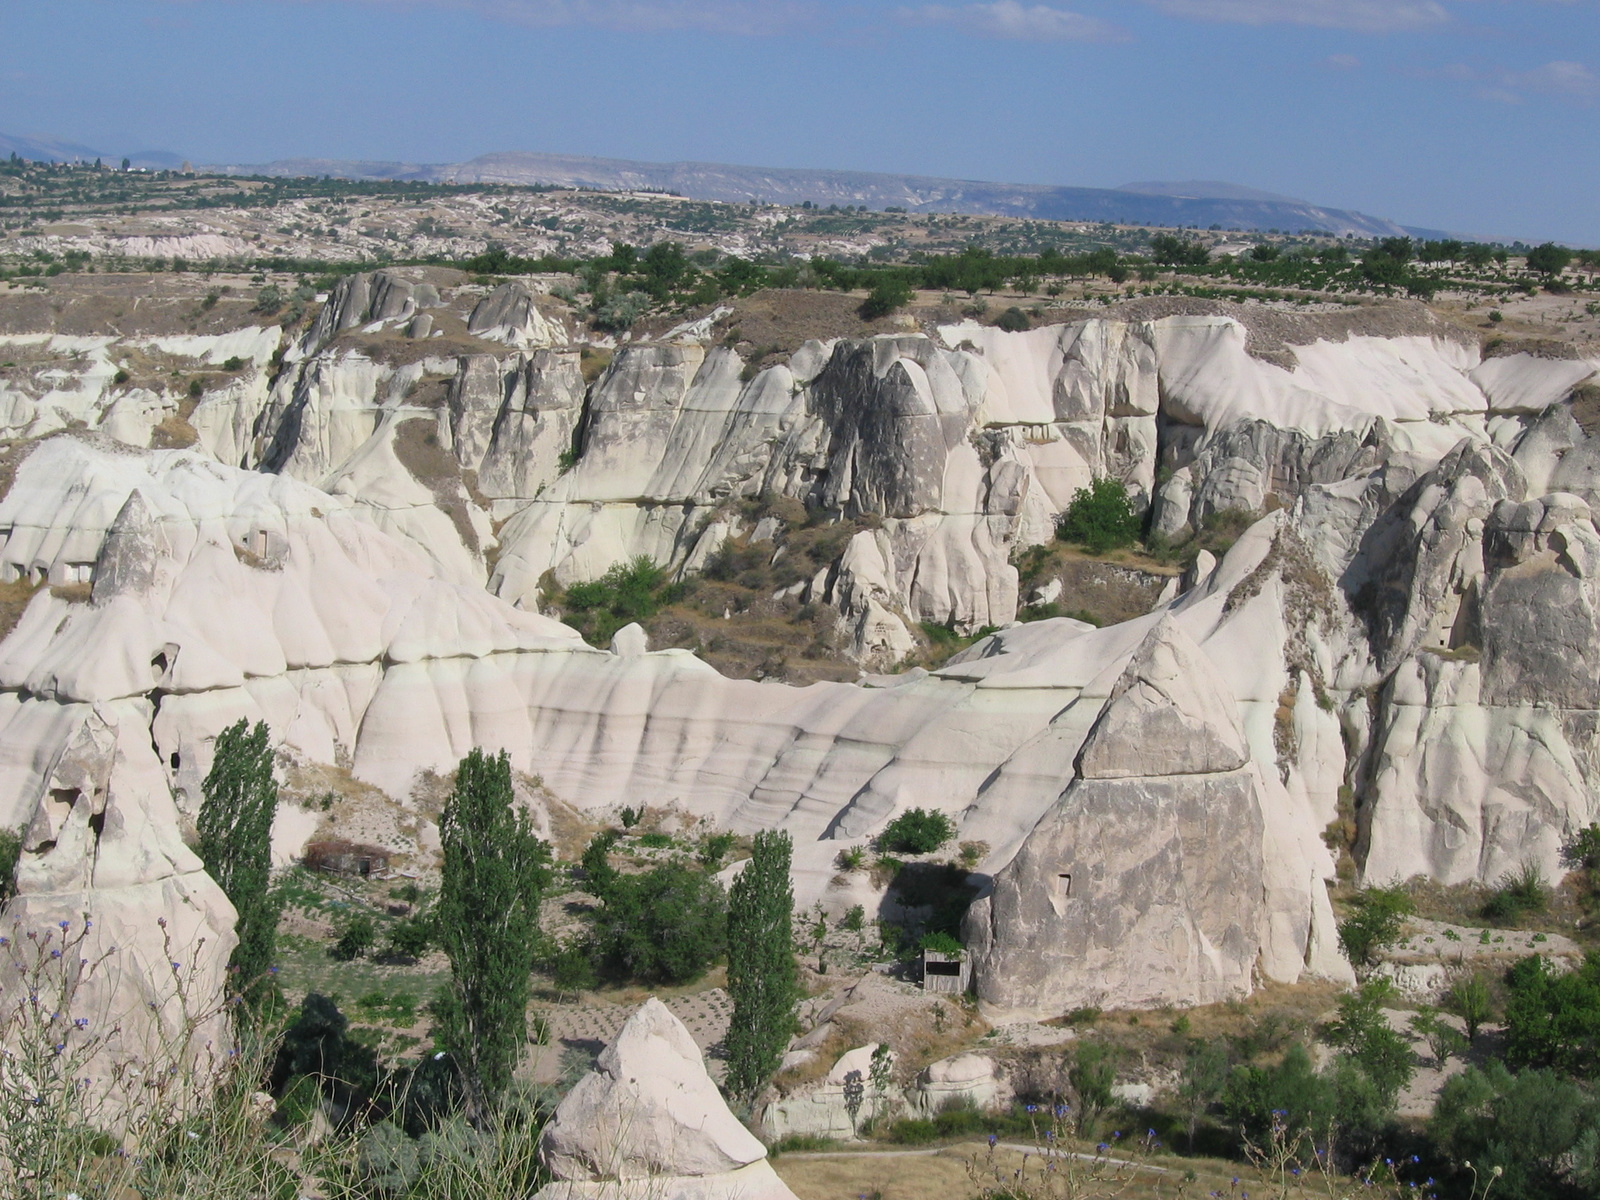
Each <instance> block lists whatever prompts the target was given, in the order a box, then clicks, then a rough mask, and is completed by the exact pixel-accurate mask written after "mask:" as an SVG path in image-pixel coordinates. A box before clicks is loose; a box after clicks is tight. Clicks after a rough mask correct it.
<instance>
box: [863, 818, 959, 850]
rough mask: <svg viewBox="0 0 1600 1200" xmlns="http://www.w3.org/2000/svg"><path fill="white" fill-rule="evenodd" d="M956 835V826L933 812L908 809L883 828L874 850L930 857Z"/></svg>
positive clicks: (948, 819)
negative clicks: (929, 855) (928, 855)
mask: <svg viewBox="0 0 1600 1200" xmlns="http://www.w3.org/2000/svg"><path fill="white" fill-rule="evenodd" d="M955 835H956V823H955V822H954V821H952V820H951V819H950V818H949V817H947V816H946V815H945V814H944V813H942V812H939V811H938V810H937V809H931V810H930V809H922V808H911V809H907V810H906V811H905V812H903V813H901V814H900V815H899V816H898V817H896V818H895V819H894V820H892V821H890V822H889V823H888V824H887V825H885V826H884V829H883V832H882V833H880V834H879V835H878V849H879V850H886V851H889V852H891V853H895V852H898V853H901V854H932V853H933V852H934V851H935V850H937V849H939V847H940V846H943V845H944V844H945V843H946V842H948V841H949V840H950V839H951V838H953V837H955Z"/></svg>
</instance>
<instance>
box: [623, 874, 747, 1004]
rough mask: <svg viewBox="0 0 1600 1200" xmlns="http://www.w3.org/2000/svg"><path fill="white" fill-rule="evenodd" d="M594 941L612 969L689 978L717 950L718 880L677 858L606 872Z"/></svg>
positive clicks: (720, 926) (721, 928)
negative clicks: (634, 870) (631, 871)
mask: <svg viewBox="0 0 1600 1200" xmlns="http://www.w3.org/2000/svg"><path fill="white" fill-rule="evenodd" d="M599 896H600V899H601V901H602V904H601V906H600V909H599V911H598V912H596V913H595V920H594V933H593V937H594V947H595V951H596V953H597V955H598V958H599V961H600V964H601V966H602V967H603V968H604V969H605V970H606V971H608V972H609V973H611V974H612V975H615V976H619V977H622V978H628V979H637V980H640V981H642V982H645V983H668V984H679V983H688V982H689V981H690V980H692V979H697V978H699V977H700V976H701V975H703V974H704V973H705V972H706V970H707V969H708V968H709V967H710V966H711V964H712V963H714V962H716V960H717V959H718V958H720V957H721V956H722V951H723V947H724V944H725V938H726V935H727V927H726V923H727V898H726V896H725V895H724V894H723V891H722V885H721V884H719V883H718V882H717V881H716V879H714V878H713V877H712V876H710V875H707V874H706V873H705V872H703V871H699V870H695V869H694V868H692V867H689V866H687V865H685V864H684V863H681V862H668V863H663V864H661V865H660V866H659V867H656V868H654V869H653V870H650V871H645V872H643V873H641V874H638V875H623V874H619V873H617V872H614V871H613V872H611V874H610V875H609V877H608V878H607V879H606V881H605V883H604V885H603V886H602V888H601V890H600V892H599Z"/></svg>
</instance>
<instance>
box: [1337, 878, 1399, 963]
mask: <svg viewBox="0 0 1600 1200" xmlns="http://www.w3.org/2000/svg"><path fill="white" fill-rule="evenodd" d="M1414 911H1416V906H1415V905H1414V904H1413V902H1412V900H1411V893H1410V892H1408V891H1406V889H1405V888H1404V887H1403V886H1401V885H1399V884H1396V885H1394V886H1393V887H1369V888H1364V889H1363V890H1362V891H1360V892H1357V893H1356V895H1355V896H1354V897H1353V898H1352V899H1351V901H1350V915H1349V916H1348V917H1346V918H1345V919H1344V920H1343V921H1341V922H1339V946H1340V948H1341V949H1342V950H1343V951H1344V956H1345V957H1346V958H1348V959H1349V960H1350V961H1351V962H1352V963H1353V964H1354V965H1356V966H1358V967H1361V966H1368V965H1370V964H1372V963H1374V962H1376V961H1377V957H1378V952H1379V951H1380V950H1383V949H1385V948H1386V947H1388V946H1392V945H1394V943H1395V942H1397V941H1399V940H1400V934H1401V929H1402V927H1403V926H1404V924H1405V918H1406V917H1408V916H1410V915H1411V914H1412V913H1413V912H1414Z"/></svg>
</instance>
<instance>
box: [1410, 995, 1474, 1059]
mask: <svg viewBox="0 0 1600 1200" xmlns="http://www.w3.org/2000/svg"><path fill="white" fill-rule="evenodd" d="M1410 1028H1411V1032H1412V1033H1413V1034H1415V1035H1416V1036H1417V1037H1420V1038H1421V1039H1422V1040H1423V1041H1425V1042H1426V1043H1427V1044H1428V1053H1430V1054H1431V1055H1433V1064H1434V1066H1435V1067H1437V1068H1438V1069H1439V1070H1441V1071H1442V1070H1443V1069H1444V1066H1445V1063H1446V1062H1447V1061H1448V1060H1449V1058H1450V1056H1451V1055H1452V1054H1459V1053H1460V1052H1461V1051H1462V1049H1464V1048H1465V1047H1466V1044H1467V1039H1466V1038H1464V1037H1462V1036H1461V1034H1460V1033H1459V1032H1457V1030H1456V1027H1455V1026H1454V1025H1451V1024H1450V1023H1449V1022H1448V1021H1445V1020H1444V1019H1443V1018H1441V1017H1440V1016H1439V1014H1438V1012H1437V1011H1436V1010H1435V1009H1433V1008H1431V1007H1429V1006H1428V1005H1423V1006H1422V1007H1421V1008H1419V1009H1418V1010H1417V1012H1416V1014H1415V1015H1414V1016H1413V1017H1412V1018H1411V1024H1410Z"/></svg>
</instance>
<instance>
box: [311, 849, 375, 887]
mask: <svg viewBox="0 0 1600 1200" xmlns="http://www.w3.org/2000/svg"><path fill="white" fill-rule="evenodd" d="M305 864H306V866H307V867H309V868H310V869H311V870H313V871H326V872H327V873H328V874H330V875H359V876H361V878H363V879H365V878H367V876H369V875H378V874H381V873H383V872H384V871H387V870H388V869H389V852H388V851H387V850H385V849H384V848H383V847H382V846H368V845H364V844H362V843H360V842H346V841H343V840H334V841H327V842H312V843H311V844H309V845H308V846H307V847H306V854H305Z"/></svg>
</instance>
